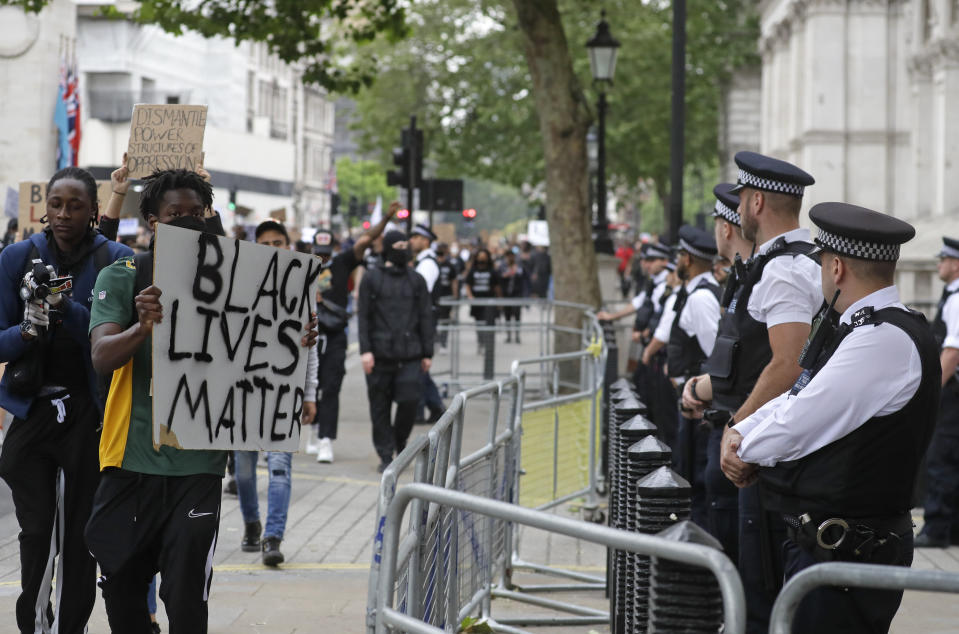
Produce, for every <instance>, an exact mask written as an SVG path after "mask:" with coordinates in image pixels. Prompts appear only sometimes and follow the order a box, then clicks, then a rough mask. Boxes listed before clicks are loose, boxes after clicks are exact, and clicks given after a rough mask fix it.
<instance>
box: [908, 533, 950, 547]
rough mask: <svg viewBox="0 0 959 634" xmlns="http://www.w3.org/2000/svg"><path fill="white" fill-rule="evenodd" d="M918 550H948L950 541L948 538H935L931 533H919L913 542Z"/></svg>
mask: <svg viewBox="0 0 959 634" xmlns="http://www.w3.org/2000/svg"><path fill="white" fill-rule="evenodd" d="M913 546H915V547H916V548H948V547H949V539H948V538H946V537H933V536H932V535H930V534H929V533H919V534H918V535H916V539H915V541H914V542H913Z"/></svg>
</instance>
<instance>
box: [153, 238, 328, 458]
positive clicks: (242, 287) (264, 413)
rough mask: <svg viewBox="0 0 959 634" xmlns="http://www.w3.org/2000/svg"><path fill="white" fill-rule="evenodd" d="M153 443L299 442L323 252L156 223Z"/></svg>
mask: <svg viewBox="0 0 959 634" xmlns="http://www.w3.org/2000/svg"><path fill="white" fill-rule="evenodd" d="M155 254H156V259H155V265H154V284H155V285H156V286H157V287H158V288H159V289H160V290H161V291H162V293H163V294H162V296H161V298H160V301H161V304H162V305H163V321H162V322H161V323H159V324H157V325H156V326H154V329H153V431H154V443H155V444H158V445H159V444H166V445H172V446H176V447H180V448H182V449H251V450H255V449H261V450H266V451H296V450H297V447H298V446H299V440H300V419H301V417H302V413H303V396H304V386H305V383H306V369H307V358H308V353H309V351H308V349H307V348H303V347H302V346H301V345H300V339H301V338H302V336H303V334H304V330H303V328H304V324H306V323H307V322H309V321H310V314H311V313H312V312H313V310H314V307H315V297H316V280H317V277H318V275H319V273H320V267H321V264H320V261H319V260H318V259H316V258H313V257H311V256H308V255H304V254H301V253H296V252H294V251H288V250H281V249H276V248H272V247H266V246H261V245H257V244H254V243H251V242H245V241H241V240H232V239H228V238H223V237H219V236H215V235H212V234H208V233H198V232H195V231H190V230H187V229H179V228H176V227H169V226H166V225H158V226H157V235H156V246H155Z"/></svg>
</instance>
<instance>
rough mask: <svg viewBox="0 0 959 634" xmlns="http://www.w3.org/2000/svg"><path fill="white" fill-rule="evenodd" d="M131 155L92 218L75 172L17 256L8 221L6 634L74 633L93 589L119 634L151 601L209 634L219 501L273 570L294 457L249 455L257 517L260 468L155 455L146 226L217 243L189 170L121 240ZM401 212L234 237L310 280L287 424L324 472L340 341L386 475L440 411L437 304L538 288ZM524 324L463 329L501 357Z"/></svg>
mask: <svg viewBox="0 0 959 634" xmlns="http://www.w3.org/2000/svg"><path fill="white" fill-rule="evenodd" d="M125 159H126V157H124V165H123V166H121V167H120V168H118V169H117V170H116V171H115V172H114V173H113V174H112V176H111V188H112V189H111V196H110V198H109V201H108V202H107V204H106V207H105V208H104V209H100V208H99V205H98V201H97V189H96V182H95V181H94V179H93V177H92V176H91V175H90V174H89V173H88V172H86V171H85V170H82V169H79V168H66V169H63V170H60V171H58V172H57V173H56V174H54V176H53V177H52V178H51V179H50V181H49V183H48V185H47V192H46V194H47V195H46V216H45V228H44V229H43V230H42V231H38V232H33V233H32V234H31V235H28V236H25V239H22V240H19V241H18V240H17V239H16V238H17V225H16V220H13V221H11V222H10V223H9V225H8V229H7V233H6V235H5V236H4V237H3V244H2V245H0V248H2V251H0V363H4V364H5V372H4V375H3V378H2V380H0V408H2V409H0V411H4V412H9V413H10V414H12V421H10V420H8V421H7V423H6V432H7V435H6V438H5V440H4V443H3V449H2V453H0V477H2V478H3V479H4V480H5V481H6V483H7V484H8V485H9V486H10V489H11V491H12V493H13V501H14V506H15V511H16V516H17V520H18V522H19V524H20V528H21V533H20V563H21V589H22V592H21V594H20V596H19V598H18V600H17V608H16V621H17V628H18V629H19V631H21V632H24V633H26V632H31V633H32V632H40V631H43V632H48V631H58V632H61V633H62V634H73V633H80V632H84V631H86V626H87V621H88V619H89V617H90V614H91V612H92V609H93V604H94V600H95V592H96V588H97V587H99V588H100V589H101V591H102V594H103V598H104V602H105V606H106V610H107V617H108V621H109V623H110V628H111V630H112V631H113V632H116V633H123V634H138V633H143V634H146V633H148V632H150V633H152V632H159V631H160V625H159V624H158V623H157V622H156V611H157V609H156V595H157V588H158V589H159V596H160V598H162V599H163V601H164V604H165V608H166V613H167V616H168V617H169V630H170V631H171V632H179V633H187V632H189V633H191V634H193V633H202V632H205V631H206V630H207V627H206V623H207V598H208V595H209V590H210V585H211V577H212V569H211V566H210V562H211V561H212V553H213V550H214V548H215V546H216V542H217V538H218V533H219V516H220V503H221V496H222V491H223V490H225V491H226V492H227V493H233V494H235V495H237V496H238V498H239V506H240V509H241V515H242V517H243V522H244V531H243V536H242V541H241V544H240V545H241V548H242V549H243V550H245V551H251V552H260V553H262V560H263V563H264V564H265V565H268V566H276V565H278V564H280V563H282V562H283V561H284V559H285V557H284V555H283V553H282V550H281V544H282V540H283V535H284V530H285V528H286V521H287V516H288V511H289V504H290V497H291V487H292V477H291V471H292V468H293V463H292V454H291V453H289V452H280V451H269V452H262V453H263V454H264V459H265V461H266V465H267V472H268V478H269V482H268V485H267V487H266V490H267V500H266V502H267V507H266V513H265V514H264V515H262V516H261V513H260V508H259V503H258V502H259V501H258V499H257V485H256V465H257V462H258V459H259V455H258V454H259V453H261V452H256V451H222V450H190V451H187V450H182V449H179V448H178V447H177V446H171V445H167V444H164V445H160V446H156V445H154V438H153V414H152V409H151V402H152V397H153V394H152V390H153V381H152V371H153V368H152V363H151V343H150V342H151V337H152V333H153V326H154V324H157V323H160V322H162V320H163V319H164V317H165V316H166V315H165V311H164V304H163V302H162V301H161V297H162V289H160V288H157V287H156V286H155V285H154V284H153V269H154V265H153V240H152V236H153V234H154V231H155V228H156V226H157V224H169V225H171V226H176V227H180V228H184V229H189V230H194V231H201V232H207V233H213V234H217V235H220V236H224V235H225V234H226V231H225V230H224V227H223V226H222V222H221V219H220V216H219V214H218V213H217V211H216V210H215V207H214V203H213V192H212V188H211V186H210V183H209V180H210V176H209V174H208V173H207V172H206V171H205V170H204V169H203V168H202V167H200V168H199V169H198V170H197V171H196V172H189V171H185V170H165V171H157V172H155V173H154V174H152V175H151V176H149V177H147V178H145V179H143V180H142V181H141V183H142V185H143V188H142V193H141V195H140V203H139V211H140V214H141V216H142V222H141V223H140V229H139V231H138V232H137V234H135V235H124V236H118V235H117V234H118V229H119V226H120V210H121V208H122V206H123V202H124V198H125V196H126V194H127V192H128V191H129V187H130V184H131V179H130V178H128V170H127V168H126V160H125ZM398 209H399V204H398V203H393V204H392V205H390V207H389V211H388V212H386V213H385V214H383V218H382V220H381V221H379V222H378V223H377V224H376V225H375V226H373V227H372V228H371V229H369V230H368V231H365V232H363V233H362V234H359V235H356V234H351V233H350V232H349V231H344V232H343V233H342V235H337V234H335V233H333V232H331V231H329V230H325V229H320V230H318V231H316V232H315V233H314V234H313V239H312V241H311V242H303V241H299V240H293V239H291V238H292V236H295V235H298V234H299V233H300V232H299V231H297V230H296V229H295V228H293V227H287V226H285V225H284V224H283V223H282V222H279V221H275V220H268V221H266V222H262V223H261V224H259V225H258V226H256V227H255V229H254V230H252V231H249V230H248V229H247V228H245V227H241V226H237V227H233V228H232V230H231V233H232V237H234V238H237V239H240V240H249V241H255V242H256V243H258V244H260V245H263V246H266V247H270V248H276V249H293V250H296V251H299V252H301V253H305V254H310V255H311V256H314V257H316V258H318V259H319V261H320V262H321V263H322V265H323V275H321V277H320V287H319V290H318V292H317V296H316V312H315V313H313V314H312V315H311V316H310V321H308V322H307V323H304V324H303V325H302V328H303V330H302V340H301V342H300V344H301V345H302V346H304V347H305V348H307V349H308V361H307V372H306V381H305V385H304V386H303V392H304V399H303V400H304V403H303V409H302V415H301V423H302V424H303V425H304V427H303V429H304V434H305V435H306V436H307V438H306V445H307V451H308V453H310V454H315V455H316V459H317V461H318V462H320V463H324V464H330V463H333V461H334V453H333V443H334V441H335V439H336V437H337V427H338V418H339V392H340V389H341V386H342V383H343V378H344V375H345V372H346V357H347V354H348V350H349V341H350V334H349V333H350V330H351V329H355V330H356V333H355V338H356V339H357V340H358V348H359V350H358V354H359V356H360V358H361V361H362V368H363V371H364V372H365V374H366V383H367V392H368V397H369V407H370V419H371V423H372V438H373V448H374V450H375V451H376V454H377V456H378V458H379V465H378V469H379V470H380V471H383V470H384V469H385V468H386V467H387V466H388V465H389V463H390V461H391V460H392V459H393V457H395V455H397V454H398V453H399V452H400V451H402V449H403V447H404V446H405V444H406V441H407V439H408V437H409V435H410V433H411V430H412V427H413V425H414V424H415V423H417V422H431V421H435V420H437V419H438V418H439V416H440V415H441V414H442V412H443V411H444V410H445V407H446V404H445V403H444V401H443V398H442V397H441V396H440V394H439V391H438V389H437V386H436V384H435V382H434V381H433V380H432V378H431V376H430V374H429V370H430V365H431V359H432V356H433V353H434V349H435V346H443V345H445V343H446V333H445V331H444V329H443V328H438V326H440V325H442V324H449V323H451V321H452V320H453V319H454V318H455V317H457V315H458V311H457V312H456V313H454V310H456V309H455V308H454V307H452V306H448V305H447V306H443V305H441V304H440V300H441V299H442V298H444V297H452V298H458V297H510V298H522V297H529V296H531V295H538V296H546V295H547V294H548V293H549V292H550V276H551V271H550V264H549V256H548V253H547V252H546V250H545V249H543V248H538V249H535V248H533V247H531V246H530V245H529V244H527V243H523V244H515V243H505V242H503V243H499V244H496V245H494V248H492V249H490V248H487V247H485V246H483V245H480V244H479V243H478V242H475V243H472V244H462V245H461V244H456V243H454V244H445V243H442V242H439V241H438V240H437V237H436V235H435V234H434V233H433V232H432V230H431V229H430V228H429V227H427V226H424V225H417V226H416V227H415V228H414V229H413V230H412V232H411V233H410V234H407V233H405V232H404V230H403V226H402V225H400V224H398V223H395V222H394V221H393V217H394V216H395V214H396V212H397V210H398ZM174 310H175V309H174ZM354 315H355V320H354V319H353V316H354ZM521 315H522V308H521V307H509V308H507V309H506V310H505V311H500V310H484V311H483V312H482V314H481V315H480V316H479V317H477V319H478V320H480V321H482V322H483V323H493V322H495V321H496V320H498V319H505V320H507V321H508V322H509V323H510V324H511V330H510V331H509V336H508V339H509V341H510V342H511V341H513V340H515V341H516V342H519V341H520V334H519V324H520V323H521ZM174 318H175V317H174ZM438 335H439V336H438ZM269 343H270V342H267V344H268V345H269ZM394 403H395V404H396V406H395V412H393V411H392V410H393V409H394V408H393V404H394ZM227 473H228V474H229V475H228V478H227V481H226V485H225V486H224V485H223V477H224V475H225V474H227ZM58 526H59V527H60V528H59V529H58V528H57V527H58ZM54 560H56V561H57V567H56V568H54V566H53V565H52V563H53V562H54ZM98 569H99V576H98V575H97V570H98ZM157 573H159V575H158V574H157ZM54 576H55V578H56V583H55V587H56V594H55V596H54V595H53V594H52V588H53V587H54V583H53V578H54Z"/></svg>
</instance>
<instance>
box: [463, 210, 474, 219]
mask: <svg viewBox="0 0 959 634" xmlns="http://www.w3.org/2000/svg"><path fill="white" fill-rule="evenodd" d="M463 219H464V220H466V221H467V222H472V221H473V220H476V210H475V209H473V208H470V209H464V210H463Z"/></svg>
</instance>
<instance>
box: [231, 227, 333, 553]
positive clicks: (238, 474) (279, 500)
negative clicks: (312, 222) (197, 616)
mask: <svg viewBox="0 0 959 634" xmlns="http://www.w3.org/2000/svg"><path fill="white" fill-rule="evenodd" d="M253 235H254V239H255V240H256V243H257V244H262V245H264V246H271V247H274V248H276V249H290V248H291V244H290V234H289V233H288V232H287V230H286V227H284V226H283V225H282V224H280V223H279V222H276V221H275V220H267V221H265V222H261V223H260V224H259V225H257V227H256V230H255V231H254V234H253ZM317 356H318V352H317V346H313V347H312V348H310V351H309V354H308V356H307V366H306V367H307V370H306V385H305V386H304V387H303V411H302V413H301V414H300V424H301V425H302V426H304V427H307V426H309V425H311V424H312V423H313V420H314V419H315V417H316V388H317V366H318V365H319V362H318V359H317ZM307 428H308V427H307ZM259 455H260V452H259V451H234V452H233V456H234V461H235V465H236V467H235V469H236V471H235V478H236V492H237V497H238V498H239V501H240V513H241V515H242V516H243V538H242V540H241V542H240V550H242V551H243V552H253V553H255V552H262V559H263V565H265V566H278V565H280V564H281V563H283V562H284V561H285V560H286V557H285V556H284V555H283V551H282V550H280V544H281V543H282V541H283V535H284V533H285V531H286V518H287V515H288V513H289V510H290V494H291V492H292V488H293V478H292V470H293V454H292V453H290V452H288V451H268V452H266V466H267V473H268V474H269V484H268V485H267V490H266V491H267V493H266V504H267V507H266V526H265V527H264V526H263V524H262V523H261V522H260V506H259V500H258V499H257V494H256V462H257V459H258V458H259ZM261 533H262V535H261Z"/></svg>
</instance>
